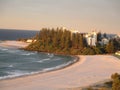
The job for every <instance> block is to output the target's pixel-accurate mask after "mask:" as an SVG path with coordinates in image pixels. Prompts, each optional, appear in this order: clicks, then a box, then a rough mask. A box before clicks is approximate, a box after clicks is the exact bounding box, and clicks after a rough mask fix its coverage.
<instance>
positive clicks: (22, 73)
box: [0, 59, 74, 80]
mask: <svg viewBox="0 0 120 90" xmlns="http://www.w3.org/2000/svg"><path fill="white" fill-rule="evenodd" d="M46 60H47V59H46ZM73 62H74V61H69V62H68V63H65V64H62V65H59V66H55V67H52V68H45V69H43V70H41V71H38V72H27V71H19V70H15V71H13V72H7V73H8V74H9V75H7V76H2V77H0V80H3V79H9V78H14V77H21V76H27V75H33V74H38V73H44V72H48V71H52V70H56V69H60V68H63V67H65V66H68V65H70V64H71V63H73Z"/></svg>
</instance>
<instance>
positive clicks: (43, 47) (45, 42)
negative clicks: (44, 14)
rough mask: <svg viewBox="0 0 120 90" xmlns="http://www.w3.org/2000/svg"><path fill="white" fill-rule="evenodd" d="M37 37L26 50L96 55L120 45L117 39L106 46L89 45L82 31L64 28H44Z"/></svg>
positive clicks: (111, 51)
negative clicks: (77, 31) (75, 31)
mask: <svg viewBox="0 0 120 90" xmlns="http://www.w3.org/2000/svg"><path fill="white" fill-rule="evenodd" d="M105 36H106V35H105ZM35 39H37V41H36V42H33V43H31V44H30V45H29V46H28V47H26V48H25V50H32V51H39V52H50V53H56V54H72V55H77V54H84V55H89V54H90V55H94V54H102V53H113V52H115V51H116V50H117V49H118V48H116V45H119V44H116V43H117V41H116V42H115V40H112V41H110V42H109V43H108V45H106V46H97V47H95V46H87V42H86V39H85V37H84V36H83V34H82V33H71V32H70V31H69V30H66V29H64V30H63V29H62V28H57V29H54V28H52V29H48V28H43V29H42V30H40V32H39V33H38V34H36V36H35ZM97 39H98V40H100V39H101V33H99V34H98V37H97ZM114 45H115V46H114ZM118 47H119V46H118Z"/></svg>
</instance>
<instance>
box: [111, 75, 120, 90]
mask: <svg viewBox="0 0 120 90" xmlns="http://www.w3.org/2000/svg"><path fill="white" fill-rule="evenodd" d="M111 78H112V79H113V84H112V90H120V75H119V74H118V73H115V74H113V75H112V76H111Z"/></svg>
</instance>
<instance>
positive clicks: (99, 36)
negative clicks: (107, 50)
mask: <svg viewBox="0 0 120 90" xmlns="http://www.w3.org/2000/svg"><path fill="white" fill-rule="evenodd" d="M101 39H102V35H101V32H98V33H97V41H101Z"/></svg>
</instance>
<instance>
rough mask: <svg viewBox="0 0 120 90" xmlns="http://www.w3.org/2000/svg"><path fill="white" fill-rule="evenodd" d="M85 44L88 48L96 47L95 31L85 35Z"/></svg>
mask: <svg viewBox="0 0 120 90" xmlns="http://www.w3.org/2000/svg"><path fill="white" fill-rule="evenodd" d="M85 38H86V41H87V44H88V45H89V46H96V43H97V33H96V32H95V31H93V32H91V33H88V34H86V35H85Z"/></svg>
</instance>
